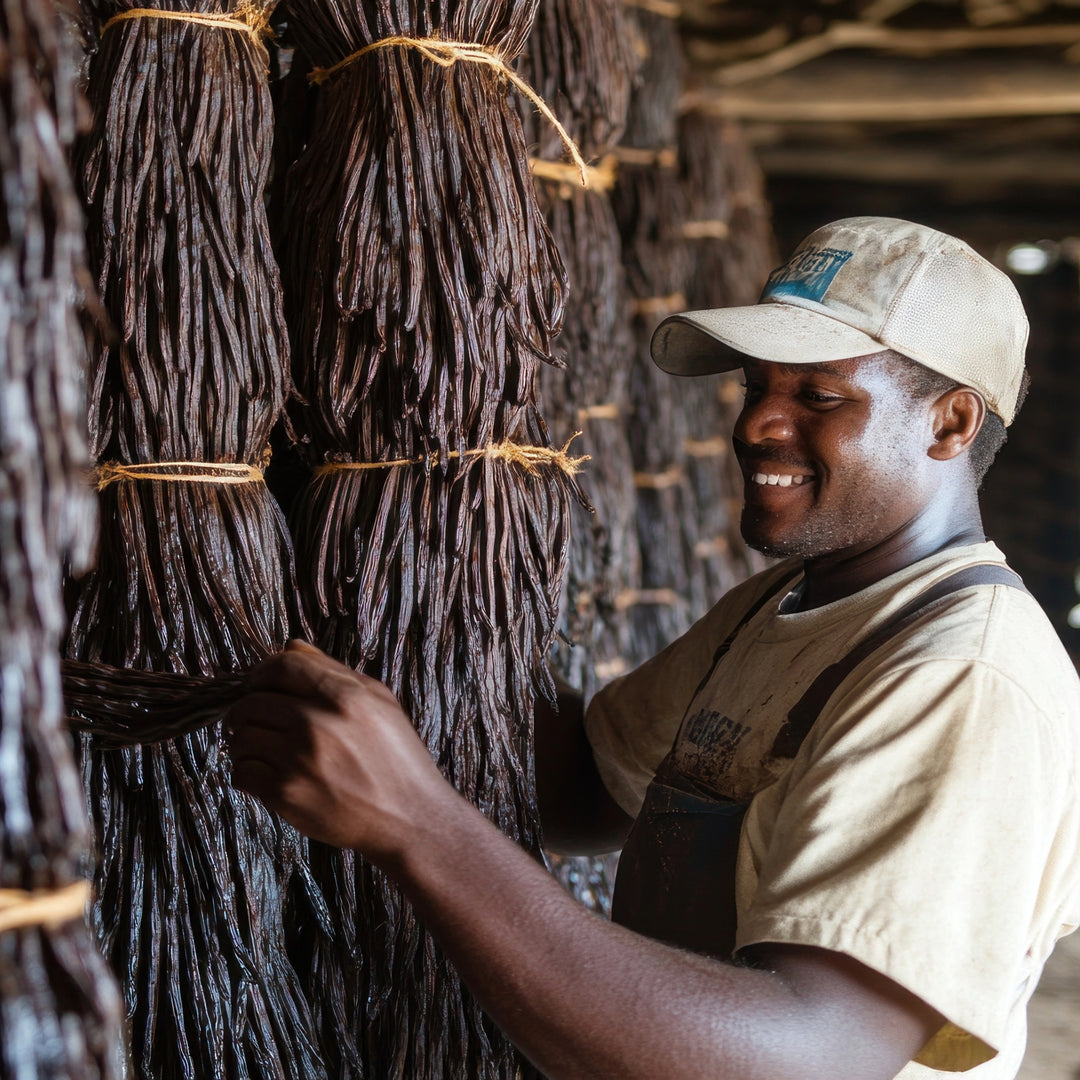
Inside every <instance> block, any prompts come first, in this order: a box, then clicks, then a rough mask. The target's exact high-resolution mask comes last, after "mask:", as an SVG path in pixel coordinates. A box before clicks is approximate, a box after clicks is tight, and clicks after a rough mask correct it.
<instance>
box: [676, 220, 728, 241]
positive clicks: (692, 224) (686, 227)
mask: <svg viewBox="0 0 1080 1080" xmlns="http://www.w3.org/2000/svg"><path fill="white" fill-rule="evenodd" d="M679 232H680V233H682V235H683V236H684V237H685V238H686V239H687V240H726V239H727V238H728V237H729V236H730V235H731V226H730V225H729V224H728V223H727V222H726V221H723V220H722V219H721V218H714V219H712V220H711V221H686V222H684V223H683V224H682V226H681V227H680V228H679Z"/></svg>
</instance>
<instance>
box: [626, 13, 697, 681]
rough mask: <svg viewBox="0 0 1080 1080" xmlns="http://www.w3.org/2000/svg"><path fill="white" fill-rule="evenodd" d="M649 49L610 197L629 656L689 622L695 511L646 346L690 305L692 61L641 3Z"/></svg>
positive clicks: (672, 383)
mask: <svg viewBox="0 0 1080 1080" xmlns="http://www.w3.org/2000/svg"><path fill="white" fill-rule="evenodd" d="M634 15H635V17H636V19H637V23H638V31H639V35H640V52H641V54H642V56H643V60H642V66H641V69H640V72H639V75H638V83H637V85H636V89H635V93H634V95H633V97H632V99H631V104H630V112H629V117H628V120H627V126H626V132H625V134H624V137H623V144H622V145H621V146H620V147H619V148H618V151H617V156H618V159H619V180H618V183H617V184H616V187H615V190H614V192H613V193H612V203H613V205H614V208H615V214H616V218H617V220H618V222H619V228H620V234H621V240H622V258H623V265H624V267H625V269H626V276H627V284H628V288H629V292H630V295H631V298H632V300H631V312H632V321H631V326H632V328H633V332H634V340H635V350H634V358H633V363H632V365H631V368H630V399H631V414H630V416H629V417H628V433H629V438H630V447H631V455H632V459H633V463H634V483H635V488H636V491H637V499H636V507H637V533H638V544H639V548H640V551H641V583H640V586H639V587H638V588H637V589H636V590H631V591H628V592H627V594H626V595H625V596H624V597H623V598H622V604H623V605H624V606H625V607H626V609H627V611H628V614H629V617H630V619H631V623H632V634H633V646H632V650H631V652H632V655H631V656H630V657H629V658H628V659H630V660H631V661H633V662H640V661H642V660H644V659H647V658H648V657H650V656H652V655H654V654H655V653H656V652H658V651H659V650H660V649H662V648H663V647H664V646H665V645H667V644H668V643H669V642H670V641H671V640H673V639H674V638H675V637H676V636H677V635H678V634H680V633H681V632H682V631H683V630H685V629H686V628H687V627H688V626H689V624H690V622H691V610H690V607H689V603H688V593H689V589H690V578H689V575H690V573H691V569H692V557H691V552H690V547H691V546H692V542H693V541H692V539H691V537H690V536H689V535H688V533H687V525H688V522H689V521H690V520H691V515H692V507H691V506H690V502H689V500H690V492H689V489H688V487H687V482H686V470H685V451H684V446H685V442H686V437H687V428H686V419H685V410H684V407H683V403H682V400H681V398H682V396H683V394H684V393H685V392H687V391H686V388H685V387H683V386H680V385H679V383H678V381H677V380H674V379H672V378H671V376H669V375H666V374H665V373H663V372H661V371H659V370H658V369H657V368H656V366H655V365H654V364H653V362H652V360H651V358H650V355H649V341H650V340H651V338H652V333H653V330H654V329H655V328H656V326H657V324H658V323H659V322H660V321H661V320H662V319H663V318H665V317H666V316H667V315H670V314H672V313H673V312H675V311H679V310H681V309H683V308H685V307H686V294H685V289H686V280H687V274H688V271H689V264H688V261H687V251H686V245H685V244H684V243H683V241H682V236H681V233H680V227H681V224H682V222H683V221H684V220H685V217H686V213H685V206H684V204H683V192H682V189H681V187H680V186H679V184H678V183H677V163H678V162H677V153H676V149H675V115H676V113H675V110H676V105H677V100H678V95H679V93H680V92H681V86H682V72H683V70H684V67H685V64H684V62H683V58H682V52H681V46H680V43H679V37H678V29H677V27H676V25H675V22H674V19H673V18H671V17H667V16H665V15H662V14H658V13H656V12H654V11H651V10H643V9H642V10H639V9H636V8H635V9H634Z"/></svg>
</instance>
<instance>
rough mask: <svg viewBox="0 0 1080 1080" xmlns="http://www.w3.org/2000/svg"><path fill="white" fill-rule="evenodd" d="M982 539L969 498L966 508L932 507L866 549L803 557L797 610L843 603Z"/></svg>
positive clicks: (975, 509)
mask: <svg viewBox="0 0 1080 1080" xmlns="http://www.w3.org/2000/svg"><path fill="white" fill-rule="evenodd" d="M985 539H986V534H985V533H984V532H983V525H982V518H981V516H980V514H979V507H978V503H977V501H975V500H974V499H972V501H971V504H970V505H967V506H962V507H953V508H952V512H949V513H945V512H943V510H942V509H941V508H936V509H935V510H934V512H932V513H926V514H921V515H919V517H917V518H915V519H913V520H912V521H909V522H908V523H907V524H906V525H904V527H903V528H902V529H900V530H898V531H897V532H896V533H894V534H893V535H892V536H888V537H886V538H885V539H884V540H882V541H879V542H878V543H876V544H874V545H873V546H871V547H869V548H865V549H850V550H845V551H840V552H835V553H830V554H828V555H823V556H821V557H819V558H815V559H808V560H807V562H806V567H805V579H804V585H803V590H802V596H801V597H800V600H799V609H800V610H803V611H805V610H807V609H809V608H815V607H821V606H823V605H824V604H831V603H832V602H833V601H835V600H842V599H843V598H844V597H846V596H851V595H852V594H854V593H857V592H860V591H861V590H862V589H865V588H868V587H869V586H870V585H873V584H875V583H876V582H878V581H881V580H882V579H883V578H887V577H889V576H890V575H891V574H895V573H897V572H898V571H900V570H904V569H906V568H907V567H909V566H912V565H914V564H915V563H917V562H920V561H921V560H923V559H925V558H928V557H929V556H931V555H935V554H937V553H938V552H939V551H944V550H945V549H946V548H950V547H963V546H965V545H968V544H978V543H981V542H983V541H984V540H985Z"/></svg>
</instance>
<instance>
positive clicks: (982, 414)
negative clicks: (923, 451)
mask: <svg viewBox="0 0 1080 1080" xmlns="http://www.w3.org/2000/svg"><path fill="white" fill-rule="evenodd" d="M931 410H932V414H933V423H934V441H933V443H932V444H931V446H930V449H929V450H928V451H927V453H928V454H929V455H930V457H932V458H934V459H935V460H937V461H950V460H952V459H953V458H955V457H959V456H960V455H961V454H962V453H963V452H964V451H965V450H966V449H967V448H968V447H969V446H970V445H971V444H972V442H973V441H974V439H975V436H976V435H978V434H979V430H980V429H981V428H982V426H983V421H984V420H985V419H986V402H985V401H983V398H982V395H981V394H980V393H979V392H978V391H977V390H972V389H971V387H969V386H958V387H956V388H955V389H953V390H949V391H946V393H944V394H942V395H941V397H939V398H938V399H937V401H935V402H934V404H933V405H932V406H931Z"/></svg>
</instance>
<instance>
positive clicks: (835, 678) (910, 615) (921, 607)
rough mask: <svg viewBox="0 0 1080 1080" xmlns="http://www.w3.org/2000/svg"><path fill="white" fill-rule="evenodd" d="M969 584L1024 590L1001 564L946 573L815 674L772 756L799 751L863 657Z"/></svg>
mask: <svg viewBox="0 0 1080 1080" xmlns="http://www.w3.org/2000/svg"><path fill="white" fill-rule="evenodd" d="M972 585H1008V586H1009V587H1010V588H1013V589H1019V590H1020V591H1021V592H1025V593H1026V592H1028V590H1027V587H1026V586H1025V585H1024V582H1023V580H1022V579H1021V577H1020V575H1019V574H1017V573H1015V572H1014V571H1012V570H1010V569H1009V568H1008V567H1007V566H1003V565H1002V564H1001V563H977V564H976V565H974V566H967V567H965V568H964V569H963V570H958V571H957V572H956V573H955V574H950V575H949V576H948V577H947V578H943V579H942V580H941V581H939V582H938V583H937V584H936V585H932V586H931V587H930V588H929V589H926V590H925V591H923V592H921V593H919V595H918V596H916V597H915V598H914V599H913V600H911V601H910V602H909V603H908V604H905V605H904V607H902V608H901V609H900V610H899V611H898V612H897V613H896V614H895V615H894V616H893V617H892V618H891V619H890V620H889V621H888V622H887V623H885V625H884V626H881V627H879V628H878V629H877V630H876V631H874V633H872V634H871V635H870V636H869V637H867V638H864V639H863V640H862V641H860V642H859V644H858V645H856V646H855V648H854V649H852V650H851V652H849V653H848V654H847V655H846V656H842V657H841V658H840V659H839V660H837V661H836V663H834V664H830V665H829V667H827V668H825V670H824V671H822V672H821V674H820V675H818V677H817V678H816V679H815V680H814V681H813V682H812V683H811V684H810V686H809V688H808V689H807V691H806V693H805V694H803V696H802V697H801V698H800V699H799V700H798V701H797V702H796V703H795V706H794V707H793V708H792V710H791V712H789V713H788V718H787V720H786V721H785V723H784V725H783V726H782V727H781V728H780V730H779V732H777V735H776V740H775V741H774V743H773V748H772V753H773V756H774V757H788V758H791V757H794V756H795V755H796V754H797V753H798V752H799V747H801V746H802V744H803V740H804V739H805V738H806V736H807V735H809V734H810V729H811V728H812V727H813V726H814V721H815V720H817V718H818V716H819V714H820V713H821V711H822V710H823V709H824V708H825V706H826V704H827V703H828V701H829V698H831V697H832V696H833V694H834V693H835V692H836V690H837V689H838V688H839V686H840V684H841V683H842V682H843V681H844V680H845V679H846V678H847V677H848V675H850V674H851V673H852V672H853V671H854V670H855V668H857V667H858V666H859V664H861V663H862V662H863V660H865V659H866V658H867V657H868V656H869V655H870V654H871V653H872V652H874V651H875V650H876V649H878V648H880V647H881V646H882V645H884V644H885V642H886V641H888V640H889V639H890V638H892V637H895V636H896V635H897V634H899V633H901V631H903V630H906V629H907V628H908V627H909V626H910V625H911V624H912V623H914V622H915V621H916V619H918V618H919V617H920V616H921V615H923V613H924V612H925V611H927V609H929V608H930V607H932V606H933V605H934V604H936V603H938V602H939V601H941V600H944V599H945V598H946V597H947V596H951V595H952V594H953V593H956V592H959V591H960V590H961V589H966V588H968V587H969V586H972ZM1028 595H1030V593H1029V594H1028Z"/></svg>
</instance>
